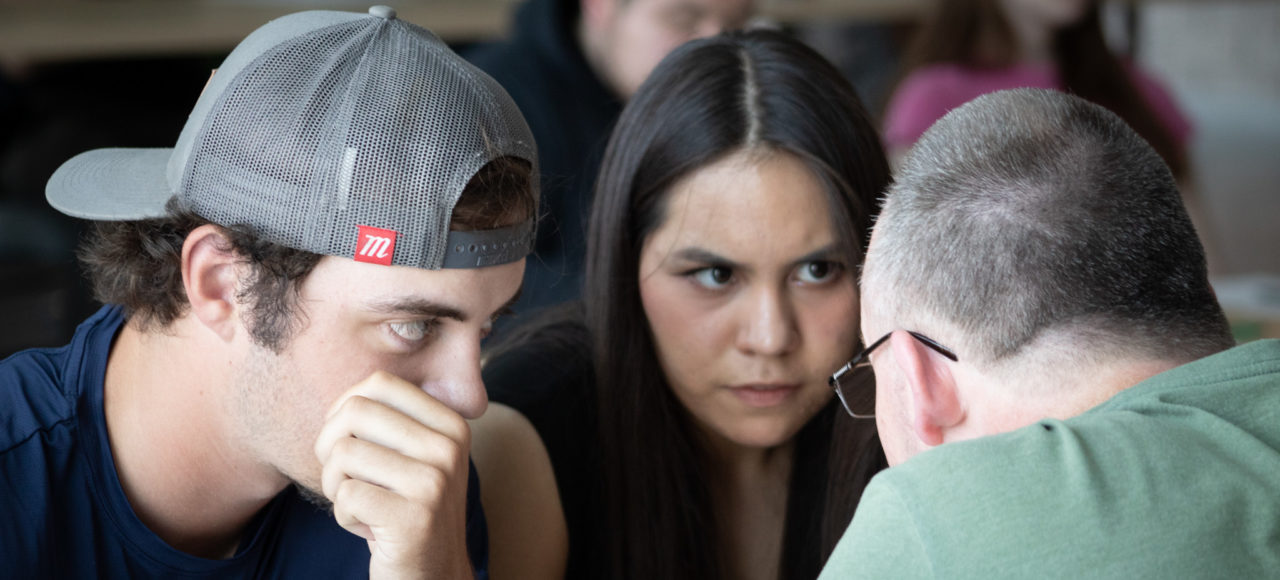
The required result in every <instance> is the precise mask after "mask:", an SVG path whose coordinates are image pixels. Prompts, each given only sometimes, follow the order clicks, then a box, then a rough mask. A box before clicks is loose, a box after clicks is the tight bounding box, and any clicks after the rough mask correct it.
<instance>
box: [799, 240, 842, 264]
mask: <svg viewBox="0 0 1280 580" xmlns="http://www.w3.org/2000/svg"><path fill="white" fill-rule="evenodd" d="M840 257H841V252H840V245H839V244H838V243H836V242H831V243H830V244H827V245H825V246H823V247H821V248H818V249H816V250H814V251H812V252H809V253H808V254H805V255H803V256H800V257H799V258H797V259H795V260H794V261H793V262H791V263H792V264H794V265H797V266H798V265H800V264H803V263H805V262H819V261H824V260H825V261H833V260H838V259H839V258H840Z"/></svg>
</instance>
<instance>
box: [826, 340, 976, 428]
mask: <svg viewBox="0 0 1280 580" xmlns="http://www.w3.org/2000/svg"><path fill="white" fill-rule="evenodd" d="M907 333H908V334H910V335H911V336H914V337H915V339H916V340H918V341H920V342H922V343H924V345H925V346H927V347H929V348H932V349H933V350H935V351H938V354H941V355H942V356H945V357H947V358H949V359H951V360H953V361H958V360H960V359H958V358H957V357H956V353H954V352H951V349H949V348H947V347H945V346H942V345H940V344H938V343H937V341H935V340H933V339H932V338H929V337H927V336H925V335H923V334H920V333H918V332H913V331H910V330H908V331H907ZM892 335H893V333H892V332H890V333H889V334H886V335H884V336H882V337H880V340H877V341H875V342H873V343H871V346H868V347H867V348H864V349H862V352H860V353H858V356H855V357H853V359H852V360H850V361H849V362H848V363H846V364H845V365H844V366H842V367H840V370H838V371H836V372H835V374H833V375H831V378H830V379H827V384H829V385H831V389H832V390H833V391H835V392H836V396H837V397H839V398H840V404H841V405H843V406H844V410H845V411H846V412H848V413H849V416H851V417H853V418H855V419H874V418H875V416H876V383H875V373H874V372H873V371H872V370H871V361H870V360H868V359H867V357H869V356H871V351H873V350H875V349H876V347H878V346H880V345H881V344H884V342H885V341H887V340H889V337H890V336H892Z"/></svg>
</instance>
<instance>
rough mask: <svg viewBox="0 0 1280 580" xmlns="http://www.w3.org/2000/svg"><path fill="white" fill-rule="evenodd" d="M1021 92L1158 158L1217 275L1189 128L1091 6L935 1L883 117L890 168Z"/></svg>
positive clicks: (1026, 0)
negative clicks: (1122, 128) (983, 103)
mask: <svg viewBox="0 0 1280 580" xmlns="http://www.w3.org/2000/svg"><path fill="white" fill-rule="evenodd" d="M1019 87H1029V88H1046V89H1058V90H1064V91H1067V92H1070V93H1073V94H1075V95H1078V96H1080V97H1082V98H1084V99H1087V100H1089V101H1092V102H1094V103H1097V104H1099V105H1102V106H1104V107H1106V108H1108V109H1110V110H1111V111H1113V112H1115V113H1116V114H1117V115H1119V116H1120V118H1121V119H1124V120H1125V123H1127V124H1128V125H1129V126H1131V127H1133V128H1134V130H1135V131H1137V132H1138V134H1139V135H1141V136H1142V138H1143V139H1146V140H1147V142H1148V143H1151V146H1152V147H1154V148H1155V150H1156V151H1157V152H1158V153H1159V154H1160V157H1161V158H1163V159H1164V161H1165V163H1166V164H1168V165H1169V168H1170V169H1171V170H1172V171H1173V174H1174V176H1175V177H1176V178H1177V180H1178V185H1179V189H1180V191H1182V193H1183V196H1184V200H1185V202H1186V203H1187V208H1188V211H1189V212H1190V213H1191V217H1192V221H1193V222H1194V223H1195V225H1196V229H1197V231H1199V232H1200V236H1201V239H1202V240H1203V241H1204V243H1205V246H1206V251H1207V252H1208V254H1209V264H1210V272H1211V273H1212V272H1214V271H1216V266H1215V265H1216V264H1218V263H1219V262H1220V261H1221V260H1220V259H1218V258H1216V255H1217V250H1216V244H1214V243H1213V239H1214V236H1213V230H1212V228H1211V227H1210V222H1209V219H1208V216H1207V215H1205V210H1204V208H1203V205H1204V204H1203V203H1202V202H1201V200H1200V196H1199V195H1198V194H1197V193H1196V190H1195V187H1194V180H1193V176H1192V175H1191V164H1190V162H1189V160H1188V158H1187V149H1188V142H1189V140H1190V138H1191V136H1192V130H1193V127H1192V123H1191V121H1190V120H1189V119H1188V118H1187V116H1186V115H1185V114H1184V113H1183V111H1182V109H1181V108H1180V107H1179V106H1178V104H1177V102H1176V101H1175V100H1174V98H1173V96H1172V95H1171V94H1170V93H1169V91H1168V90H1167V89H1166V88H1165V87H1164V85H1163V84H1161V83H1160V82H1159V80H1157V79H1156V78H1155V77H1153V76H1152V75H1150V74H1149V73H1147V72H1146V71H1143V70H1142V69H1141V67H1139V66H1138V65H1137V63H1135V62H1132V61H1130V60H1128V59H1126V58H1124V57H1122V56H1119V55H1116V54H1115V53H1114V52H1112V51H1111V49H1110V48H1109V47H1108V46H1107V43H1106V38H1105V37H1104V34H1103V29H1102V23H1101V15H1100V13H1099V6H1098V2H1096V1H1095V0H939V1H936V2H935V3H934V5H933V8H932V10H930V11H929V12H928V13H927V14H926V15H925V17H924V21H923V23H922V25H921V26H920V29H919V30H918V31H917V32H916V34H915V36H914V38H913V40H912V42H911V45H910V46H909V47H908V50H907V54H906V55H905V57H904V75H903V78H902V81H901V82H900V83H899V84H898V86H897V87H896V88H895V89H894V91H893V93H892V96H891V97H890V99H889V103H888V105H887V106H886V108H885V114H884V123H883V128H884V140H885V145H886V147H887V149H888V150H889V158H890V160H891V161H894V162H896V160H897V159H899V158H900V157H901V156H902V154H903V153H904V152H905V151H906V149H907V148H908V147H910V146H911V144H912V143H914V142H915V141H916V139H918V138H919V137H920V135H921V134H922V133H924V131H925V129H928V128H929V126H930V125H932V124H933V122H934V121H936V120H938V119H939V118H941V117H942V116H943V115H945V114H946V113H947V111H950V110H951V109H954V108H956V107H958V106H960V105H962V104H964V103H966V102H968V101H970V100H972V99H973V98H975V97H977V96H979V95H982V94H985V93H989V92H993V91H998V90H1001V89H1012V88H1019Z"/></svg>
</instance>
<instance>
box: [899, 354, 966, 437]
mask: <svg viewBox="0 0 1280 580" xmlns="http://www.w3.org/2000/svg"><path fill="white" fill-rule="evenodd" d="M894 333H895V335H896V336H894V337H893V338H892V339H891V340H890V344H891V346H892V347H893V359H894V362H895V364H897V365H898V368H899V369H900V370H901V371H902V375H903V377H905V379H906V381H907V388H909V389H910V390H911V400H912V403H913V404H912V409H911V415H912V416H911V427H912V429H914V430H915V432H916V436H917V437H918V438H919V439H920V441H921V442H923V443H925V444H926V445H929V446H931V447H932V446H937V445H941V444H942V442H943V441H944V440H945V436H946V432H947V430H948V429H950V428H952V427H955V426H956V425H959V424H960V423H962V422H963V421H964V418H965V412H964V405H963V404H962V402H961V401H960V393H959V391H958V390H957V389H956V381H955V378H954V377H953V376H952V375H951V367H950V366H948V365H947V364H946V363H947V360H946V359H945V358H943V357H942V355H939V354H937V353H935V352H934V351H933V350H932V349H930V348H929V347H927V346H925V345H924V344H923V343H921V342H920V341H918V340H916V339H915V338H914V337H912V336H911V334H910V333H908V332H907V331H905V330H898V331H895V332H894Z"/></svg>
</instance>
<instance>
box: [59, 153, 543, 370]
mask: <svg viewBox="0 0 1280 580" xmlns="http://www.w3.org/2000/svg"><path fill="white" fill-rule="evenodd" d="M535 183H536V182H535V179H534V175H533V166H532V164H530V163H529V162H528V161H525V160H523V159H518V158H514V157H500V158H498V159H495V160H494V161H491V162H489V163H488V164H486V165H485V166H484V167H482V168H481V169H480V170H479V171H477V172H476V174H475V175H474V176H473V177H472V178H471V181H470V182H468V183H467V186H466V188H465V189H464V190H463V192H462V195H461V197H460V198H459V200H458V203H457V205H456V206H455V207H454V209H453V218H452V220H451V226H452V228H453V229H458V230H469V229H470V230H474V229H490V228H498V227H504V226H509V225H513V224H516V223H520V222H521V221H524V220H525V219H527V218H528V217H529V216H530V215H533V214H534V213H535V212H536V211H537V203H538V202H537V199H538V198H537V191H536V189H535V188H534V186H535ZM166 209H167V211H168V214H169V215H167V216H166V217H163V218H155V219H145V220H136V221H121V222H93V224H92V226H91V228H90V231H89V234H88V236H87V238H86V240H85V242H84V244H83V245H82V246H81V248H80V251H79V258H80V261H81V263H82V264H83V265H84V267H85V270H86V272H87V275H88V276H89V279H90V281H91V282H92V284H93V292H94V297H95V298H97V299H98V300H99V301H101V302H103V303H109V304H119V305H121V306H122V307H123V308H124V311H125V315H126V316H127V317H128V318H129V320H130V321H131V322H133V323H135V324H137V325H139V327H140V328H141V329H143V330H156V329H162V328H165V327H168V326H169V325H170V324H171V323H173V321H174V320H177V319H178V318H180V317H182V316H183V315H185V314H186V312H187V309H188V308H189V307H190V305H189V304H188V302H187V295H186V288H185V286H184V285H183V282H182V245H183V243H184V242H185V241H186V239H187V236H188V235H190V234H191V232H192V231H193V230H195V229H196V228H198V227H200V226H202V225H206V224H210V223H211V222H209V221H208V220H206V219H204V218H202V217H200V216H198V215H196V214H195V213H194V212H192V211H190V210H188V209H186V208H184V207H183V206H182V204H181V203H179V202H178V200H177V198H173V199H170V200H169V204H168V206H167V207H166ZM219 227H220V228H222V230H223V231H224V232H225V234H226V240H227V242H228V244H229V247H227V248H223V249H224V250H230V251H233V252H235V253H236V254H237V255H239V256H241V257H242V258H243V260H244V263H246V264H248V265H249V266H250V274H249V278H248V280H247V281H246V282H245V284H244V286H243V287H242V288H240V290H239V291H238V292H237V295H236V298H237V299H238V300H240V301H241V302H242V303H243V304H246V305H248V307H249V314H250V318H249V320H248V321H247V326H248V328H249V333H250V336H252V337H253V339H254V341H255V342H257V343H258V344H260V345H262V346H265V347H267V348H270V349H271V350H273V351H275V352H277V353H279V352H280V351H281V350H283V348H284V346H285V345H286V344H287V342H288V339H289V338H290V337H291V336H292V334H293V332H294V331H295V330H296V329H297V327H298V325H299V324H300V323H301V321H302V320H301V317H300V316H299V312H298V309H297V304H298V295H299V292H300V291H301V288H302V282H303V281H304V280H305V279H306V278H307V276H308V275H309V274H310V273H311V271H312V269H314V268H315V266H316V264H318V263H319V262H320V258H322V257H323V256H321V255H320V254H316V253H313V252H306V251H302V250H296V249H293V248H289V247H286V246H282V245H280V244H276V243H273V242H268V241H266V240H264V239H262V238H261V237H260V236H258V235H257V234H256V233H255V232H254V231H253V229H252V228H249V227H245V226H240V225H230V226H221V225H219Z"/></svg>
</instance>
